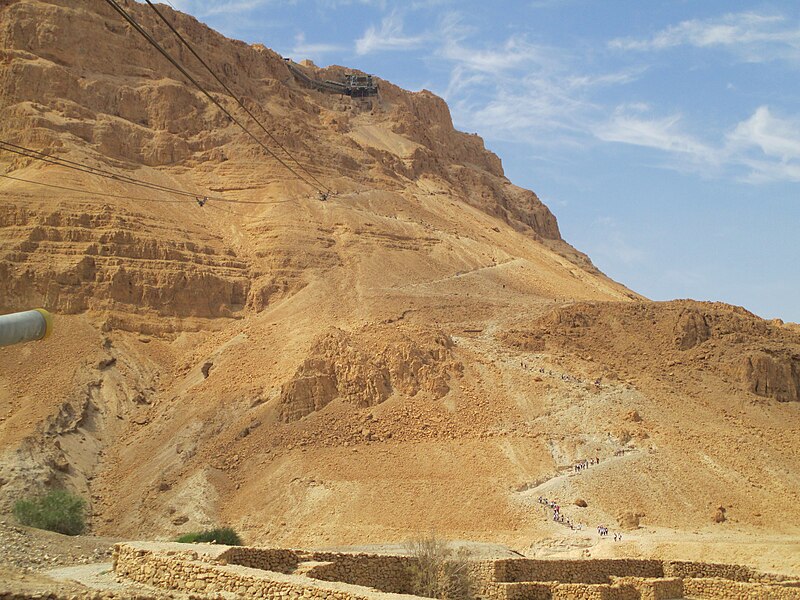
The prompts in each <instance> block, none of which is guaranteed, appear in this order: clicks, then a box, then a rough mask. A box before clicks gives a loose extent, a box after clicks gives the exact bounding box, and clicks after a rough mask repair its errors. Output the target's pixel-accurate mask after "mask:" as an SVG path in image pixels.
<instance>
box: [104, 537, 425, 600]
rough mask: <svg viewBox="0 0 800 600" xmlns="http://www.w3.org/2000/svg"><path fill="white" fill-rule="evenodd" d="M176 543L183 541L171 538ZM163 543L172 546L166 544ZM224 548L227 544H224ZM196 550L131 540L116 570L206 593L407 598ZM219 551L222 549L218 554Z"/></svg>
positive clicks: (280, 598) (330, 599)
mask: <svg viewBox="0 0 800 600" xmlns="http://www.w3.org/2000/svg"><path fill="white" fill-rule="evenodd" d="M169 545H173V546H177V545H178V544H169ZM162 546H168V545H167V544H163V545H162ZM223 548H224V547H223ZM201 552H202V550H200V551H198V552H197V553H194V552H187V551H178V552H170V551H168V550H160V548H159V545H158V544H145V543H130V544H117V545H116V546H115V547H114V570H115V571H116V573H117V576H118V577H120V578H126V579H131V580H133V581H138V582H140V583H146V584H149V585H153V586H156V587H160V588H167V589H172V590H178V591H186V592H193V593H201V594H218V593H220V592H232V593H235V594H241V595H246V596H247V597H248V598H265V599H270V600H291V599H300V598H302V599H311V600H314V599H319V600H408V599H409V598H411V597H410V596H403V595H400V594H387V593H384V592H378V591H375V590H371V589H369V588H365V587H360V586H354V585H350V584H346V583H334V582H328V581H319V580H314V579H310V578H308V577H301V576H297V575H286V574H283V573H277V572H275V571H263V570H261V569H254V568H251V567H243V566H240V565H229V564H213V563H211V562H209V561H208V560H205V559H207V558H208V557H209V556H213V555H209V554H206V556H205V557H203V556H201ZM217 556H220V555H217Z"/></svg>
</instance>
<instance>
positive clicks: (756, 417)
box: [0, 0, 800, 572]
mask: <svg viewBox="0 0 800 600" xmlns="http://www.w3.org/2000/svg"><path fill="white" fill-rule="evenodd" d="M123 4H124V6H125V7H126V9H128V10H129V11H131V13H132V14H134V15H135V16H136V18H137V19H139V20H140V22H141V23H142V24H143V26H145V27H146V28H147V29H148V30H150V31H152V32H153V34H154V36H155V37H156V38H157V39H159V40H160V41H162V42H163V43H164V46H165V48H167V49H168V50H169V51H170V52H173V53H174V54H175V56H176V57H179V60H180V61H181V62H183V63H184V64H185V65H187V68H189V69H190V70H191V71H192V74H193V75H194V76H196V77H197V78H198V79H199V81H200V82H201V83H202V84H203V85H204V86H206V88H207V89H209V90H210V91H211V93H212V94H213V95H214V96H215V97H216V98H217V99H218V100H219V101H220V102H221V103H222V104H223V105H224V106H225V107H226V108H227V109H228V110H229V111H231V112H232V113H234V114H236V115H237V116H238V117H241V118H242V119H243V120H245V121H246V117H245V116H243V115H242V113H241V111H240V109H239V108H238V107H237V106H236V104H235V102H234V101H233V100H232V99H230V98H229V97H227V96H226V94H225V93H224V91H223V90H222V89H221V88H220V86H219V85H218V84H217V83H216V82H215V81H214V80H213V78H211V77H210V76H209V75H207V74H206V73H204V72H203V70H202V68H201V67H200V65H199V64H197V63H196V62H193V58H192V57H191V55H189V54H188V53H187V52H186V51H185V50H184V49H182V48H181V47H180V45H179V43H178V42H177V40H176V39H175V38H174V37H172V36H171V34H170V32H169V30H168V29H167V28H166V27H165V26H164V25H163V24H161V23H159V22H158V21H157V20H156V18H155V17H154V16H153V14H152V12H150V11H149V9H148V7H147V6H145V5H141V4H137V3H135V2H132V1H127V2H124V3H123ZM160 8H161V10H162V11H164V14H165V15H166V16H167V17H168V18H169V19H171V20H172V22H174V23H175V25H176V27H177V28H178V29H179V30H180V31H181V32H182V33H183V34H184V35H185V36H186V37H187V39H189V40H191V41H192V43H193V44H194V45H195V47H196V48H197V51H198V52H199V53H200V54H201V55H202V56H204V57H206V58H207V59H208V60H209V61H210V64H211V66H212V67H213V68H214V70H215V71H216V72H217V73H218V74H220V76H221V77H223V78H224V80H225V81H226V83H227V84H228V85H230V86H231V87H232V88H233V90H234V91H235V92H236V93H237V94H239V95H240V97H242V98H243V100H244V102H245V103H246V105H247V107H248V108H249V109H250V110H251V111H252V112H253V113H254V114H255V115H256V116H257V118H258V119H259V120H260V121H261V122H262V123H263V124H264V125H265V126H266V127H267V128H268V129H269V131H270V132H271V133H272V134H273V135H274V136H275V139H276V140H278V141H279V142H280V144H281V145H282V146H283V147H285V148H286V149H287V150H289V152H290V153H291V155H292V156H293V157H294V158H296V159H297V161H298V162H299V163H300V164H301V165H303V167H304V168H305V169H307V172H308V173H310V174H311V175H313V177H314V178H315V179H317V180H319V181H320V182H322V183H323V184H324V185H325V186H326V187H327V188H329V189H330V190H331V195H330V196H329V197H328V199H327V201H322V200H321V199H320V197H319V195H318V190H316V189H315V186H314V185H309V184H308V183H306V182H303V181H300V180H299V179H298V178H297V177H295V176H293V175H292V173H290V172H289V171H288V170H287V169H286V168H285V167H284V166H283V165H282V164H280V163H279V162H278V161H276V160H275V159H274V158H273V157H271V156H269V155H267V154H266V153H265V152H264V151H263V149H262V148H261V147H259V145H258V144H257V143H255V142H254V141H253V140H252V139H250V138H249V137H248V136H247V135H245V134H244V133H243V132H242V131H241V130H240V129H239V128H238V127H237V126H236V125H235V124H234V123H231V122H230V121H229V120H228V119H227V117H226V116H225V115H224V114H222V113H221V112H220V111H219V110H218V109H217V108H216V107H214V106H213V105H212V104H211V103H210V102H208V100H207V99H206V98H205V97H204V96H203V95H202V94H201V93H200V92H199V91H197V90H196V89H195V88H193V86H192V85H191V84H190V83H189V82H188V81H186V80H185V79H184V78H183V77H182V76H181V75H180V74H179V73H178V72H177V71H175V70H174V69H172V68H171V66H170V65H169V63H167V62H166V61H165V60H164V59H163V57H161V56H160V55H158V54H157V53H156V52H154V51H153V50H152V49H151V48H150V47H149V46H148V45H147V44H146V42H145V41H144V40H142V39H141V38H140V37H139V36H138V34H137V33H136V32H135V31H133V30H131V29H130V28H129V27H128V26H127V25H126V24H125V23H124V22H123V21H121V20H120V18H119V16H118V15H117V14H116V13H114V12H113V11H112V10H111V9H109V8H108V7H107V5H106V4H105V3H104V2H100V1H97V0H93V1H90V2H82V3H73V2H67V1H57V0H49V1H45V0H6V1H4V2H0V90H2V92H1V95H0V114H1V115H2V118H0V139H2V140H5V141H10V142H13V143H14V144H18V145H21V146H24V147H27V148H33V149H36V150H38V151H40V152H45V153H47V154H50V155H52V156H56V157H61V158H65V159H68V160H71V161H75V162H78V163H83V164H87V165H92V166H95V167H98V168H102V169H105V170H110V171H113V172H115V173H119V174H120V175H127V176H129V177H134V178H136V179H138V180H143V181H147V182H150V183H153V184H157V185H160V186H166V187H170V188H176V189H180V190H185V191H188V192H190V193H191V194H196V195H197V197H198V198H202V197H208V198H209V200H208V202H207V203H206V204H205V205H203V206H200V205H199V204H198V203H197V202H196V201H195V199H194V198H192V197H186V196H180V195H176V194H170V193H167V192H164V191H157V190H153V189H152V188H150V189H148V188H141V187H137V186H133V185H130V184H129V183H126V182H125V181H123V180H109V179H106V178H101V177H98V176H96V175H92V174H90V173H86V172H79V171H76V170H72V169H67V168H64V167H63V166H58V165H54V164H51V163H45V162H42V161H38V160H33V159H30V158H25V157H21V156H19V155H15V154H12V153H9V152H0V174H3V175H8V176H10V177H13V178H14V179H9V178H0V198H1V199H2V201H0V310H2V311H4V312H10V311H14V310H23V309H26V308H30V307H34V306H42V307H44V308H47V309H49V310H51V311H52V312H53V313H55V315H56V318H57V327H56V332H55V334H54V336H53V337H52V338H51V339H49V340H47V341H46V342H40V343H35V344H28V345H25V346H15V347H9V348H3V349H0V509H2V510H3V511H4V512H5V511H7V510H8V508H9V506H10V504H11V502H12V501H13V500H14V499H15V498H17V497H20V495H23V494H25V493H29V492H31V491H36V490H40V489H43V488H45V487H53V486H67V487H69V488H70V489H73V490H75V491H77V492H79V493H81V494H82V495H83V496H84V497H86V498H88V499H89V500H90V503H91V511H92V517H91V526H92V530H93V532H96V533H99V534H104V535H115V536H128V537H138V538H163V539H165V538H169V537H173V536H175V535H176V534H179V533H181V532H184V531H188V530H192V529H195V528H197V527H201V526H207V525H212V524H216V523H229V524H232V525H234V526H235V527H236V528H237V529H238V530H240V531H241V532H242V533H243V535H244V536H245V537H246V538H247V539H248V541H250V542H251V543H262V544H271V543H274V544H282V545H292V544H295V545H307V546H308V545H312V546H331V545H343V544H365V543H377V542H398V541H402V540H404V539H406V538H407V537H408V536H409V535H411V534H413V533H414V532H419V531H428V530H434V529H435V530H436V531H438V532H440V533H442V534H444V535H447V536H449V537H456V538H461V539H473V540H481V541H491V542H501V543H506V544H510V545H512V546H513V547H515V548H519V549H524V550H527V549H529V548H531V546H534V550H533V551H534V552H539V553H543V554H547V553H562V554H564V555H565V556H572V555H581V554H585V553H593V555H614V553H620V554H629V555H645V554H646V555H658V556H659V557H660V558H680V559H683V558H695V557H697V556H700V557H701V558H704V559H706V558H710V559H715V560H730V561H733V560H735V561H741V562H746V563H749V564H752V565H753V566H756V567H759V568H766V569H775V570H784V571H792V570H794V572H797V571H798V570H800V541H798V540H800V538H798V535H799V534H800V530H799V529H798V525H797V523H798V522H800V508H798V507H800V451H798V448H800V429H798V427H797V423H798V417H799V416H800V402H799V400H800V397H799V396H800V333H798V329H797V327H796V326H791V325H786V324H783V323H780V322H766V321H764V320H762V319H760V318H758V317H756V316H755V315H753V314H751V313H749V312H747V311H746V310H744V309H740V308H737V307H731V306H727V305H722V304H712V303H703V302H695V301H689V300H681V301H673V302H668V303H656V302H650V301H647V300H646V299H645V298H643V297H641V296H639V295H638V294H636V293H635V292H633V291H631V290H629V289H627V288H626V287H624V286H623V285H622V284H620V283H617V282H614V281H612V280H610V279H609V278H608V277H606V276H605V275H603V274H602V273H601V272H599V271H598V270H597V269H596V268H595V267H594V266H593V265H592V263H591V261H590V260H589V258H588V257H586V256H585V255H583V254H582V253H581V252H579V251H578V250H576V249H574V248H573V247H571V246H570V245H569V244H568V243H567V242H566V241H564V240H563V239H561V235H560V233H559V229H558V224H557V221H556V218H555V216H554V215H553V214H552V213H551V212H550V210H549V209H548V208H547V207H546V206H544V204H542V202H541V201H540V200H539V199H538V198H537V196H536V195H535V194H534V193H533V192H531V191H528V190H524V189H521V188H519V187H517V186H515V185H514V184H513V183H511V182H510V181H509V180H508V179H507V178H506V177H505V176H504V174H503V169H502V165H501V161H500V159H499V158H498V157H497V156H496V155H494V154H493V153H491V152H490V151H488V150H487V149H486V148H485V147H484V144H483V141H482V140H481V139H480V138H479V137H478V136H475V135H469V134H465V133H462V132H459V131H457V130H455V129H454V127H453V124H452V121H451V118H450V114H449V111H448V108H447V106H446V104H445V103H444V101H442V100H441V99H440V98H438V97H436V96H435V95H434V94H432V93H430V92H427V91H421V92H409V91H406V90H403V89H401V88H399V87H397V86H395V85H393V84H391V83H390V82H387V81H383V80H379V90H380V91H379V94H378V96H377V97H374V98H365V99H355V98H349V97H346V96H339V95H333V94H326V93H324V92H320V91H317V90H313V89H309V88H308V87H306V86H304V85H303V84H302V82H300V81H298V80H297V79H296V77H294V76H293V75H292V73H291V71H290V70H289V69H288V68H287V66H286V64H285V63H284V61H283V59H282V58H281V57H280V56H279V55H277V54H276V53H274V52H272V51H271V50H269V49H267V48H266V47H264V46H260V45H255V46H250V45H247V44H245V43H243V42H238V41H234V40H229V39H226V38H225V37H223V36H222V35H220V34H218V33H216V32H214V31H212V30H211V29H209V28H207V27H206V26H205V25H203V24H202V23H200V22H198V21H197V20H195V19H194V18H192V17H190V16H187V15H184V14H181V13H178V12H175V11H173V10H171V9H170V8H169V7H165V6H161V7H160ZM265 42H267V43H268V40H265ZM305 68H306V69H307V70H308V71H309V73H310V74H311V75H312V76H314V77H317V78H319V79H333V80H335V79H337V78H339V77H341V76H343V74H344V73H346V72H348V70H347V69H345V68H344V67H328V68H325V69H319V68H316V67H313V66H306V67H305ZM254 131H257V128H255V127H254ZM265 143H268V144H269V143H271V142H270V140H268V139H265ZM273 147H274V146H273ZM286 160H290V159H288V158H286ZM292 164H294V163H292ZM305 178H307V179H310V176H306V177H305ZM40 184H47V185H49V186H58V187H46V186H43V185H40ZM622 451H624V453H622ZM589 457H597V458H599V459H601V460H600V461H599V464H598V465H597V466H596V467H594V468H592V469H589V470H588V471H586V472H585V473H577V474H576V473H574V472H572V470H571V467H572V465H573V464H574V463H576V462H578V461H581V460H584V459H586V458H589ZM541 495H549V496H550V497H558V498H561V499H562V502H564V503H568V504H570V505H572V507H571V508H570V509H569V512H570V514H571V516H572V517H573V518H574V519H575V520H576V521H581V522H583V523H586V524H592V525H596V524H597V523H601V522H605V523H609V524H612V525H613V527H617V528H620V529H625V531H626V532H630V541H626V543H625V545H620V546H617V547H608V546H602V545H601V546H598V545H597V544H596V541H595V540H594V539H593V538H591V537H590V533H591V532H590V531H588V532H587V531H583V532H575V531H571V530H568V529H565V528H564V527H563V526H561V525H559V524H557V523H552V522H548V520H547V519H546V518H543V517H542V513H541V510H540V508H539V506H538V505H537V498H538V496H541ZM578 498H581V499H584V501H585V502H584V504H586V506H585V507H580V506H575V505H573V502H574V501H575V500H576V499H578ZM720 506H722V507H724V508H725V514H726V515H727V517H726V520H725V521H724V522H721V523H718V522H715V519H714V516H715V514H716V512H717V510H718V508H719V507H720Z"/></svg>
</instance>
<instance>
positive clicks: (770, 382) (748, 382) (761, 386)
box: [737, 352, 800, 402]
mask: <svg viewBox="0 0 800 600" xmlns="http://www.w3.org/2000/svg"><path fill="white" fill-rule="evenodd" d="M737 374H738V375H739V378H740V380H741V382H742V384H743V385H744V386H745V387H746V389H747V390H748V391H750V392H753V393H754V394H757V395H759V396H763V397H765V398H775V399H776V400H779V401H780V402H798V401H800V355H799V354H794V355H792V354H790V353H788V352H783V353H771V354H767V353H765V352H758V353H756V354H751V355H749V356H744V357H742V359H741V363H740V366H739V368H738V369H737Z"/></svg>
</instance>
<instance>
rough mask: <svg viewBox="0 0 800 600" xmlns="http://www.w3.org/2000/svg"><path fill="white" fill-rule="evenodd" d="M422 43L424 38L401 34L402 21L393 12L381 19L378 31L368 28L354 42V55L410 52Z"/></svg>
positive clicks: (374, 28)
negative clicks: (380, 52) (394, 51)
mask: <svg viewBox="0 0 800 600" xmlns="http://www.w3.org/2000/svg"><path fill="white" fill-rule="evenodd" d="M424 41H425V36H422V35H417V36H410V35H406V34H405V33H403V19H402V17H401V16H400V14H399V13H398V12H397V11H396V10H395V11H392V12H391V13H390V14H388V15H387V16H385V17H384V18H383V20H382V21H381V26H380V29H377V28H376V27H375V26H374V25H373V26H370V27H369V28H368V29H367V30H366V31H365V32H364V35H362V36H361V37H360V38H359V39H357V40H356V53H357V54H361V55H363V54H370V53H372V52H379V51H382V50H410V49H413V48H418V47H419V46H421V45H422V43H423V42H424Z"/></svg>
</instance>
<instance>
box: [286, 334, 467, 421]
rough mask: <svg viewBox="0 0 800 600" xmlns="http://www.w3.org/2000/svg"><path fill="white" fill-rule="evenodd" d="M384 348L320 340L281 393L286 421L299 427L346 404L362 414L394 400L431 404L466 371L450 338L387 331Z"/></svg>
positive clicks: (350, 339) (332, 337) (335, 337)
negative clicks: (423, 399)
mask: <svg viewBox="0 0 800 600" xmlns="http://www.w3.org/2000/svg"><path fill="white" fill-rule="evenodd" d="M384 344H385V345H382V347H381V348H380V350H378V351H377V352H375V351H374V350H373V351H372V352H366V351H365V350H364V348H366V347H368V344H367V343H364V341H363V339H359V336H357V335H356V336H351V335H348V334H347V333H345V332H343V331H341V330H335V331H333V332H331V333H329V334H326V335H325V336H323V337H322V338H320V339H318V340H317V341H316V342H315V344H314V346H313V347H312V349H311V353H310V354H311V355H310V356H309V357H308V358H306V359H305V361H303V363H302V364H301V365H300V367H299V368H298V370H297V372H296V373H295V375H294V377H293V378H292V379H291V380H289V381H287V382H286V383H285V384H284V385H283V387H282V389H281V400H280V402H281V417H282V419H283V420H284V421H295V420H297V419H300V418H302V417H305V416H306V415H308V414H310V413H312V412H314V411H318V410H321V409H322V408H324V407H325V406H326V405H327V404H328V403H329V402H331V401H332V400H335V399H337V398H341V399H342V400H343V401H344V402H347V403H349V404H352V405H354V406H356V407H358V408H367V407H370V406H375V405H377V404H380V403H381V402H384V401H385V400H387V399H388V398H389V397H390V396H391V395H392V394H395V393H396V394H400V395H403V396H416V395H417V394H418V393H419V392H425V393H426V394H427V395H428V396H430V397H431V398H432V399H437V400H438V399H439V398H442V397H443V396H444V395H446V394H447V392H449V391H450V387H449V385H448V381H449V379H450V376H451V374H455V375H457V374H458V373H460V372H461V371H462V370H463V365H461V364H459V363H457V362H455V361H454V360H453V358H452V354H451V352H450V350H451V348H452V347H453V342H452V340H451V339H450V338H449V337H448V336H447V335H445V334H443V333H441V332H439V333H431V332H425V331H406V332H404V334H403V335H397V333H396V332H394V331H392V330H390V329H389V330H387V331H386V340H385V342H384Z"/></svg>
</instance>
